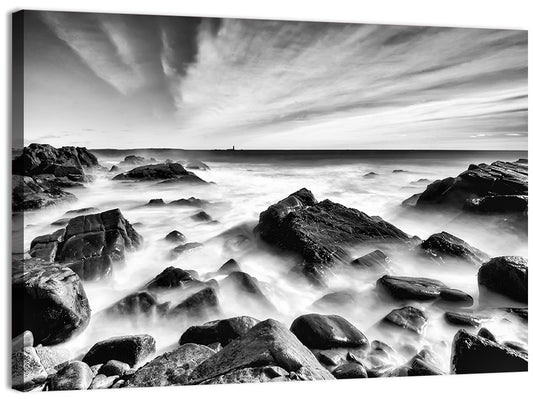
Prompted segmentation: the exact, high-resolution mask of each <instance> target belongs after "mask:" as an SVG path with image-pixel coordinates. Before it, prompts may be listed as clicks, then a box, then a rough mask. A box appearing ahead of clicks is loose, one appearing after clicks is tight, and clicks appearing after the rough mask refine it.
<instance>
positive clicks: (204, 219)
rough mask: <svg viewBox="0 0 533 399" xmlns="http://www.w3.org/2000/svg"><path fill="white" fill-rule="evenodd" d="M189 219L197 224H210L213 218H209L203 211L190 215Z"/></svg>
mask: <svg viewBox="0 0 533 399" xmlns="http://www.w3.org/2000/svg"><path fill="white" fill-rule="evenodd" d="M191 219H192V220H196V221H198V222H210V221H212V220H213V218H212V217H211V216H209V215H208V214H207V213H205V212H204V211H201V212H198V213H196V214H194V215H192V216H191Z"/></svg>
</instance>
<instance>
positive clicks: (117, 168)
mask: <svg viewBox="0 0 533 399" xmlns="http://www.w3.org/2000/svg"><path fill="white" fill-rule="evenodd" d="M118 172H120V168H119V167H118V166H117V165H113V166H111V167H110V168H109V173H118Z"/></svg>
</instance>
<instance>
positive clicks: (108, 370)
mask: <svg viewBox="0 0 533 399" xmlns="http://www.w3.org/2000/svg"><path fill="white" fill-rule="evenodd" d="M128 370H130V366H129V364H127V363H124V362H121V361H118V360H109V361H108V362H107V363H106V364H104V365H103V366H102V367H100V369H99V370H98V374H103V375H105V376H106V377H111V376H117V375H118V376H119V377H122V376H123V375H124V374H126V372H127V371H128Z"/></svg>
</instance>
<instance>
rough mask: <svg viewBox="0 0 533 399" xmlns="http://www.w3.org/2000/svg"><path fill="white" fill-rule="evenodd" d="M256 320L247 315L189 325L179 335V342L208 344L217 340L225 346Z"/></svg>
mask: <svg viewBox="0 0 533 399" xmlns="http://www.w3.org/2000/svg"><path fill="white" fill-rule="evenodd" d="M258 322H259V320H257V319H254V318H253V317H248V316H240V317H232V318H229V319H223V320H214V321H210V322H207V323H205V324H202V325H200V326H192V327H189V328H188V329H187V330H186V331H185V332H184V333H183V335H182V336H181V338H180V342H179V343H180V345H183V344H186V343H194V344H202V345H210V344H214V343H216V342H218V343H220V344H221V345H222V346H226V345H228V344H229V343H230V342H231V341H233V340H235V339H237V338H240V337H242V336H244V335H246V333H247V332H248V331H250V329H251V328H252V327H253V326H255V325H256V324H257V323H258Z"/></svg>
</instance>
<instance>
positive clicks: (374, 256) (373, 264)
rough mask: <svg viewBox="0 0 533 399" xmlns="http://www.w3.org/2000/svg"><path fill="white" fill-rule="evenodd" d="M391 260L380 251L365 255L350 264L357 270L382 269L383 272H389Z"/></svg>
mask: <svg viewBox="0 0 533 399" xmlns="http://www.w3.org/2000/svg"><path fill="white" fill-rule="evenodd" d="M390 262H391V260H390V258H389V257H388V256H387V255H385V253H383V251H380V250H379V249H377V250H375V251H372V252H370V253H368V254H366V255H363V256H361V257H359V258H357V259H355V260H353V261H352V262H351V263H350V264H351V265H352V266H354V267H356V268H358V269H359V268H361V269H367V268H368V269H381V270H387V268H388V267H389V264H390Z"/></svg>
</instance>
